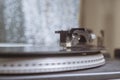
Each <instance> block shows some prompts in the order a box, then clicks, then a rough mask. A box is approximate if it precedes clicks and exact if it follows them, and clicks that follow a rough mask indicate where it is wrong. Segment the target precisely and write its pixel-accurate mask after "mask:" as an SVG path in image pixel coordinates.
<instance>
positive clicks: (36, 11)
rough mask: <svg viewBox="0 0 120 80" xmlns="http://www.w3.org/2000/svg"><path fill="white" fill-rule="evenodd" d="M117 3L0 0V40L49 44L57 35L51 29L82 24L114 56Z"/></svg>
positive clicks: (119, 15)
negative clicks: (91, 31)
mask: <svg viewBox="0 0 120 80" xmlns="http://www.w3.org/2000/svg"><path fill="white" fill-rule="evenodd" d="M119 7H120V0H0V42H1V43H27V44H42V45H51V44H53V43H54V42H56V41H57V39H58V36H56V35H55V34H54V31H56V30H61V29H63V30H66V29H70V28H73V27H85V28H89V29H91V30H93V32H94V33H95V34H96V35H97V37H98V38H97V39H99V37H102V38H101V39H102V40H101V42H102V44H103V45H104V46H105V47H106V49H107V51H108V53H110V54H111V57H114V50H115V49H117V48H120V37H119V34H120V31H119V30H120V27H119V26H120V10H119V9H120V8H119ZM101 33H102V35H101ZM97 42H98V40H97V41H96V42H95V44H96V43H97Z"/></svg>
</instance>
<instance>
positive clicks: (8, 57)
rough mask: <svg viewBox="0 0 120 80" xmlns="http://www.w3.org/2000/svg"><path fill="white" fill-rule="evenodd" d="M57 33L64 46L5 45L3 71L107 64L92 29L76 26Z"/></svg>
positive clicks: (1, 55)
mask: <svg viewBox="0 0 120 80" xmlns="http://www.w3.org/2000/svg"><path fill="white" fill-rule="evenodd" d="M56 33H59V34H60V46H33V45H32V46H31V45H29V46H19V47H1V48H0V51H1V52H0V74H32V73H50V72H62V71H72V70H80V69H88V68H94V67H97V66H101V65H103V64H105V59H104V56H103V54H102V52H101V50H103V48H101V47H98V46H94V45H92V44H91V42H92V41H93V40H94V39H95V35H94V34H93V33H92V32H91V31H90V30H88V29H85V28H72V29H71V30H68V31H67V30H66V31H63V30H61V31H56ZM56 35H58V34H56Z"/></svg>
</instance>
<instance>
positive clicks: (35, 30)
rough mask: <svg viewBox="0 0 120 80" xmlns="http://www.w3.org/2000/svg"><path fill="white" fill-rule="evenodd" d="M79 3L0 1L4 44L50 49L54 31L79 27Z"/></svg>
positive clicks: (74, 0) (62, 0)
mask: <svg viewBox="0 0 120 80" xmlns="http://www.w3.org/2000/svg"><path fill="white" fill-rule="evenodd" d="M79 9H80V0H4V23H5V29H6V39H7V41H8V42H26V43H30V44H41V45H51V44H52V45H53V44H56V43H55V42H57V40H58V37H59V36H58V35H57V34H55V33H54V31H56V30H61V29H63V30H66V29H69V28H71V27H79V13H80V10H79Z"/></svg>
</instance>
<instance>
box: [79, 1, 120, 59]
mask: <svg viewBox="0 0 120 80" xmlns="http://www.w3.org/2000/svg"><path fill="white" fill-rule="evenodd" d="M119 7H120V0H82V8H81V12H82V13H81V20H80V25H81V26H84V27H87V28H90V29H92V30H93V31H94V32H95V33H96V34H97V36H100V31H101V30H104V33H105V37H104V45H105V46H106V48H107V51H108V52H109V53H110V54H111V57H114V53H113V52H114V49H116V48H120V37H119V34H120V10H119V9H120V8H119Z"/></svg>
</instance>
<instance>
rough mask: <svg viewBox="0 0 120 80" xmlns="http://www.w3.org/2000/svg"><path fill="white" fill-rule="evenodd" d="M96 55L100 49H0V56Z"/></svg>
mask: <svg viewBox="0 0 120 80" xmlns="http://www.w3.org/2000/svg"><path fill="white" fill-rule="evenodd" d="M82 53H87V54H97V53H100V49H99V48H97V47H89V48H86V47H85V48H84V47H80V48H67V49H64V48H62V47H58V46H56V47H51V46H50V47H48V46H30V47H0V56H14V55H15V56H22V55H23V56H31V55H32V56H35V55H36V56H49V55H57V56H59V55H76V54H79V55H80V54H82Z"/></svg>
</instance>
